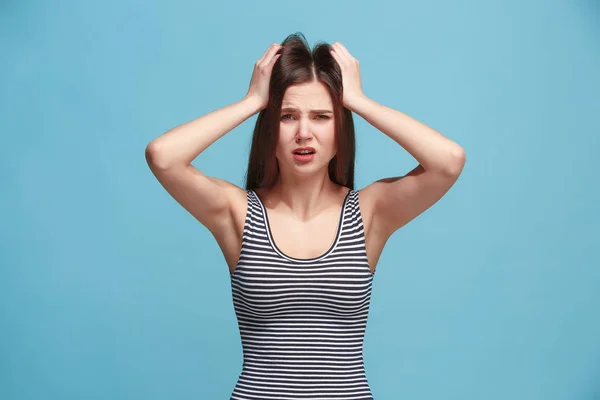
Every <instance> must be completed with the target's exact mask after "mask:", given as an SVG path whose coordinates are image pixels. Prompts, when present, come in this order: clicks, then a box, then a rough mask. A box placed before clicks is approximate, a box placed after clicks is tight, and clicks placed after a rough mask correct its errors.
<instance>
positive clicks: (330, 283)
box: [146, 34, 465, 400]
mask: <svg viewBox="0 0 600 400" xmlns="http://www.w3.org/2000/svg"><path fill="white" fill-rule="evenodd" d="M257 112H258V113H259V115H258V118H257V121H256V126H255V129H254V136H253V139H252V147H251V150H250V158H249V164H248V171H247V176H246V187H245V188H244V189H242V188H240V187H238V186H236V185H234V184H232V183H229V182H227V181H225V180H222V179H219V178H216V177H209V176H206V175H204V174H203V173H202V172H200V171H198V170H197V169H196V168H195V167H193V166H192V165H191V162H192V160H194V159H195V158H196V157H197V156H198V155H199V154H200V153H202V151H203V150H204V149H206V148H207V147H208V146H210V145H211V144H212V143H214V142H215V141H216V140H217V139H219V138H220V137H222V136H223V135H225V134H226V133H227V132H229V131H231V130H232V129H233V128H235V127H236V126H238V125H239V124H240V123H242V122H243V121H245V120H246V119H247V118H249V117H250V116H252V115H254V114H255V113H257ZM352 112H355V113H357V114H358V115H360V116H361V117H363V118H364V119H365V120H366V121H368V122H369V123H370V124H372V125H373V126H374V127H375V128H377V129H378V130H379V131H381V132H383V133H384V134H386V135H387V136H389V137H390V138H392V139H393V140H394V141H395V142H396V143H398V145H399V146H401V147H402V148H404V149H405V150H407V151H408V152H409V153H410V154H411V155H412V156H414V158H415V159H416V160H417V161H418V162H419V164H418V165H417V167H416V168H414V169H413V170H412V171H410V172H409V173H408V174H406V175H404V176H401V177H391V178H387V179H381V180H378V181H376V182H373V183H371V184H370V185H368V186H366V187H364V188H362V189H360V190H355V189H354V152H355V141H354V125H353V120H352ZM399 149H400V147H399ZM146 158H147V161H148V164H149V166H150V168H151V170H152V172H153V173H154V175H155V176H156V178H157V179H158V180H159V182H160V183H161V184H162V185H163V186H164V188H165V189H166V190H167V191H168V192H169V193H170V194H171V195H172V196H173V197H174V198H175V200H177V201H178V202H179V203H180V204H181V205H182V206H183V207H185V209H186V210H188V211H189V212H190V213H191V214H192V215H193V216H194V217H195V218H196V219H197V220H198V221H199V222H200V223H202V224H203V225H204V226H206V228H207V229H208V230H210V232H211V233H212V234H213V236H214V237H215V239H216V241H217V243H218V245H219V246H220V248H221V250H222V252H223V255H224V258H225V260H226V262H227V265H228V266H229V272H230V277H231V288H232V295H233V302H234V307H235V312H236V316H237V318H238V323H239V329H240V334H241V339H242V345H243V350H244V363H243V368H242V372H241V374H240V376H239V378H238V381H237V384H236V386H235V388H234V390H233V393H232V396H231V398H232V399H257V400H258V399H261V400H264V399H275V398H288V399H292V398H298V399H300V398H302V399H316V398H325V397H326V398H328V399H349V398H352V399H372V398H373V396H372V393H371V390H370V388H369V385H368V382H367V379H366V374H365V370H364V365H363V353H362V347H363V340H364V333H365V328H366V322H367V315H368V310H369V305H370V297H371V285H372V281H373V277H374V274H375V266H376V265H377V261H378V259H379V256H380V254H381V252H382V250H383V248H384V245H385V243H386V241H387V240H388V239H389V237H390V236H391V235H392V234H393V233H394V232H395V231H396V230H398V229H399V228H400V227H402V226H404V225H406V224H407V223H408V222H409V221H411V220H412V219H414V218H415V217H417V216H418V215H419V214H421V213H422V212H424V211H425V210H426V209H428V208H429V207H431V206H432V205H433V204H434V203H436V202H437V201H438V200H439V199H440V198H441V197H442V196H443V195H444V194H445V193H446V192H447V191H448V190H449V189H450V187H452V185H453V184H454V182H455V181H456V180H457V178H458V176H459V174H460V173H461V171H462V169H463V166H464V163H465V153H464V151H463V150H462V148H461V147H460V146H459V145H458V144H456V143H455V142H453V141H451V140H449V139H447V138H446V137H444V136H442V135H441V134H440V133H438V132H436V131H435V130H433V129H431V128H429V127H427V126H426V125H424V124H422V123H420V122H418V121H416V120H414V119H412V118H411V117H409V116H407V115H405V114H403V113H401V112H399V111H396V110H393V109H391V108H388V107H385V106H383V105H381V104H378V103H376V102H375V101H373V100H372V99H370V98H368V97H367V96H366V95H365V94H364V93H363V92H362V89H361V78H360V72H359V63H358V61H357V60H356V59H355V58H354V57H353V56H352V55H351V54H350V53H349V52H348V50H347V49H346V48H345V47H344V46H343V45H342V44H341V43H339V42H336V43H334V44H333V45H331V46H329V45H328V44H326V43H319V44H318V45H317V46H315V48H314V49H313V50H310V47H309V46H308V45H307V43H306V40H305V38H304V36H303V35H302V34H294V35H290V36H288V37H287V38H286V39H285V40H284V41H283V43H282V44H281V45H278V44H272V45H271V46H270V47H269V48H268V49H267V51H266V52H265V54H264V55H263V56H262V57H261V58H260V59H259V60H258V61H257V62H256V64H255V65H254V71H253V74H252V78H251V81H250V87H249V89H248V92H247V94H246V96H245V97H244V98H243V99H242V100H240V101H237V102H235V103H233V104H231V105H228V106H226V107H223V108H221V109H218V110H216V111H213V112H211V113H208V114H206V115H204V116H202V117H200V118H198V119H195V120H193V121H190V122H187V123H185V124H182V125H180V126H177V127H175V128H173V129H171V130H169V131H168V132H166V133H164V134H163V135H162V136H160V137H158V138H156V139H154V140H153V141H152V142H151V143H150V144H148V146H147V148H146Z"/></svg>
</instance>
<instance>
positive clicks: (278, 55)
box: [267, 54, 281, 67]
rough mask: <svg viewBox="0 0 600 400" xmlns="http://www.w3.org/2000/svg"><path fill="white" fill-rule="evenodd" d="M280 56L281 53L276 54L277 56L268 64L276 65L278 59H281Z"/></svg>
mask: <svg viewBox="0 0 600 400" xmlns="http://www.w3.org/2000/svg"><path fill="white" fill-rule="evenodd" d="M279 57H281V54H275V56H274V57H273V58H272V59H271V61H270V62H269V63H268V64H267V66H270V67H272V66H273V65H275V63H276V62H277V60H279Z"/></svg>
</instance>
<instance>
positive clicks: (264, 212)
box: [251, 189, 352, 262]
mask: <svg viewBox="0 0 600 400" xmlns="http://www.w3.org/2000/svg"><path fill="white" fill-rule="evenodd" d="M251 191H252V193H254V196H255V197H256V198H257V200H258V203H259V205H260V209H261V212H262V215H263V217H264V219H265V225H266V228H267V229H266V231H267V237H268V238H269V243H270V245H271V247H272V248H273V250H275V252H277V253H278V254H279V255H280V256H282V257H283V258H287V259H289V260H292V261H297V262H314V261H319V260H321V259H323V258H325V257H327V256H328V255H329V254H330V253H331V252H332V251H333V250H334V249H335V248H336V247H337V244H338V242H339V240H340V234H341V232H342V226H343V224H344V217H345V214H346V213H345V210H346V203H347V202H348V198H349V197H350V192H352V189H348V191H347V192H346V194H345V195H344V200H343V201H342V206H341V208H340V213H339V217H338V225H337V229H336V232H335V237H334V239H333V243H332V244H331V246H329V248H328V249H327V250H326V251H325V252H324V253H323V254H321V255H320V256H317V257H312V258H296V257H292V256H290V255H287V254H285V253H284V252H283V251H282V250H281V249H280V248H279V247H278V246H277V243H275V239H274V238H273V232H272V231H271V224H270V223H269V215H268V213H267V208H266V207H265V205H264V203H263V201H262V200H261V199H260V197H259V195H258V193H256V191H255V190H252V189H251Z"/></svg>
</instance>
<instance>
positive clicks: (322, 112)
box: [281, 107, 333, 114]
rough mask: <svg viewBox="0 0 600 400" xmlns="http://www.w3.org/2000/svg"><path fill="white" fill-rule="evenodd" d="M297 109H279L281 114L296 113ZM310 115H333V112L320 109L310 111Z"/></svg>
mask: <svg viewBox="0 0 600 400" xmlns="http://www.w3.org/2000/svg"><path fill="white" fill-rule="evenodd" d="M297 111H298V109H297V108H294V107H284V108H282V109H281V112H297ZM310 112H311V113H314V114H333V111H331V110H325V109H321V110H310Z"/></svg>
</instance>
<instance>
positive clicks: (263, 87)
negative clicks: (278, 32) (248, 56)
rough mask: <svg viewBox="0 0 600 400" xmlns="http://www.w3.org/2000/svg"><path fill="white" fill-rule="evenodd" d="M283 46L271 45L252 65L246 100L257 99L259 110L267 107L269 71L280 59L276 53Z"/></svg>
mask: <svg viewBox="0 0 600 400" xmlns="http://www.w3.org/2000/svg"><path fill="white" fill-rule="evenodd" d="M282 47H283V46H281V45H279V44H277V43H273V44H271V46H269V48H268V49H267V51H266V52H265V54H263V56H262V57H261V58H259V59H258V61H257V62H256V63H255V64H254V71H253V72H252V79H251V80H250V87H249V88H248V93H247V94H246V96H245V97H246V98H255V99H258V101H259V104H260V107H261V110H262V109H263V108H266V107H267V104H268V102H269V82H270V80H271V71H272V70H273V65H274V64H275V62H276V61H277V60H278V59H279V57H281V54H277V52H278V51H279V50H280V49H281V48H282Z"/></svg>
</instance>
